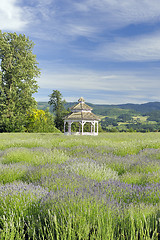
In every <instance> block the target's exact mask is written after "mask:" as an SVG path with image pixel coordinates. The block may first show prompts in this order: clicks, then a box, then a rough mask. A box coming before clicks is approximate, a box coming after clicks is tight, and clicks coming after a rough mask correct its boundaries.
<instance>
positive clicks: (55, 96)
mask: <svg viewBox="0 0 160 240" xmlns="http://www.w3.org/2000/svg"><path fill="white" fill-rule="evenodd" d="M49 97H50V99H49V102H48V103H49V104H50V105H52V106H53V112H54V113H55V120H54V121H55V126H56V128H58V129H59V130H60V131H63V128H64V122H63V117H64V116H65V115H66V114H67V111H66V110H65V108H64V103H65V101H64V100H62V94H61V93H60V91H58V90H53V92H52V94H50V95H49Z"/></svg>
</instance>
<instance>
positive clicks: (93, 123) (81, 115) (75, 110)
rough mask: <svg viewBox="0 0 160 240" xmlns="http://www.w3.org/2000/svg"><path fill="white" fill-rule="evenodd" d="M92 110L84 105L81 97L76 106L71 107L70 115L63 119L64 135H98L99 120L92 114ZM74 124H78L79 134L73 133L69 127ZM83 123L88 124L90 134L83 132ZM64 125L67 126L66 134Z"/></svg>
mask: <svg viewBox="0 0 160 240" xmlns="http://www.w3.org/2000/svg"><path fill="white" fill-rule="evenodd" d="M91 111H92V108H91V107H90V106H88V105H87V104H85V101H84V99H83V97H81V98H80V99H79V100H78V104H76V105H75V106H73V107H71V113H70V114H69V115H67V116H66V117H65V118H64V134H65V135H71V134H76V135H98V121H99V118H98V117H97V116H96V115H95V114H93V113H92V112H91ZM74 122H78V123H79V132H76V133H73V132H72V130H71V125H72V123H74ZM85 123H90V129H91V131H90V132H85V131H84V125H85ZM66 124H68V132H66Z"/></svg>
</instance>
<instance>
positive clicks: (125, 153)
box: [0, 133, 160, 240]
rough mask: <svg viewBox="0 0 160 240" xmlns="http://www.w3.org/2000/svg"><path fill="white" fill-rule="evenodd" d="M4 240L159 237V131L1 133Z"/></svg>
mask: <svg viewBox="0 0 160 240" xmlns="http://www.w3.org/2000/svg"><path fill="white" fill-rule="evenodd" d="M0 239H1V240H4V239H5V240H10V239H11V240H12V239H16V240H21V239H26V240H28V239H30V240H33V239H34V240H41V239H49V240H50V239H55V240H65V239H66V240H69V239H70V240H72V239H73V240H91V239H92V240H93V239H96V240H97V239H99V240H100V239H104V240H106V239H107V240H112V239H113V240H115V239H116V240H117V239H119V240H131V239H132V240H142V239H143V240H144V239H146V240H151V239H152V240H154V239H155V240H159V239H160V133H105V134H99V136H96V137H93V136H64V135H63V134H28V133H24V134H21V133H11V134H7V133H6V134H1V135H0Z"/></svg>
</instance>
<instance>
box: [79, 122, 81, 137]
mask: <svg viewBox="0 0 160 240" xmlns="http://www.w3.org/2000/svg"><path fill="white" fill-rule="evenodd" d="M80 134H81V123H80V122H79V135H80Z"/></svg>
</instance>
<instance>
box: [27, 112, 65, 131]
mask: <svg viewBox="0 0 160 240" xmlns="http://www.w3.org/2000/svg"><path fill="white" fill-rule="evenodd" d="M25 128H26V131H27V132H56V133H58V132H60V131H59V130H58V129H57V128H56V127H55V125H54V118H53V115H52V114H51V113H50V112H49V109H48V108H47V109H46V110H45V111H44V110H38V109H32V110H31V111H29V112H28V113H27V117H26V126H25Z"/></svg>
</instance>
